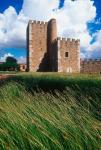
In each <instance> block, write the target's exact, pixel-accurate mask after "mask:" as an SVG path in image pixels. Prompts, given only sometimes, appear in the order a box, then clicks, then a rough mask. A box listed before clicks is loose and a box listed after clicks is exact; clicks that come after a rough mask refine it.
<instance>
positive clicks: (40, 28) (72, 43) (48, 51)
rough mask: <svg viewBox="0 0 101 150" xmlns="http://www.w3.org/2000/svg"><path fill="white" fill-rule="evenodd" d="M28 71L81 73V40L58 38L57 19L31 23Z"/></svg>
mask: <svg viewBox="0 0 101 150" xmlns="http://www.w3.org/2000/svg"><path fill="white" fill-rule="evenodd" d="M27 70H28V71H30V72H37V71H39V72H45V71H46V72H49V71H50V72H68V73H79V72H80V40H75V39H67V38H57V23H56V19H51V20H50V21H49V22H43V21H41V22H40V21H33V20H31V21H29V24H28V28H27Z"/></svg>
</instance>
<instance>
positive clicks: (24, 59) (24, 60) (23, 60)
mask: <svg viewBox="0 0 101 150" xmlns="http://www.w3.org/2000/svg"><path fill="white" fill-rule="evenodd" d="M17 60H18V63H19V64H23V63H26V57H24V56H21V57H19V58H18V59H17Z"/></svg>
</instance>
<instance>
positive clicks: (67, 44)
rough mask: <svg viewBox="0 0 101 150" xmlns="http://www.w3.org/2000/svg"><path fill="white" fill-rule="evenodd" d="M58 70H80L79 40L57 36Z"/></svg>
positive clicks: (75, 71) (76, 71)
mask: <svg viewBox="0 0 101 150" xmlns="http://www.w3.org/2000/svg"><path fill="white" fill-rule="evenodd" d="M58 72H73V73H78V72H80V40H75V39H68V38H67V39H66V38H58Z"/></svg>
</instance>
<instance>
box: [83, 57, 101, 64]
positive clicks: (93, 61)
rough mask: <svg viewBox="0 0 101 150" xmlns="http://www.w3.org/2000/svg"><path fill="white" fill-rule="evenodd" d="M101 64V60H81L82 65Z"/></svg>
mask: <svg viewBox="0 0 101 150" xmlns="http://www.w3.org/2000/svg"><path fill="white" fill-rule="evenodd" d="M97 62H101V59H93V58H92V59H81V63H97Z"/></svg>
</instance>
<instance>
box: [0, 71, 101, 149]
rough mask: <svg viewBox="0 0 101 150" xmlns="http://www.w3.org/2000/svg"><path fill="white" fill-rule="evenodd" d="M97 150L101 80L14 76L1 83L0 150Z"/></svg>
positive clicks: (100, 142)
mask: <svg viewBox="0 0 101 150" xmlns="http://www.w3.org/2000/svg"><path fill="white" fill-rule="evenodd" d="M39 149H40V150H41V149H42V150H100V149H101V77H100V76H88V75H84V76H83V75H82V76H78V75H73V76H67V75H57V74H45V75H43V74H35V75H29V74H28V75H26V74H25V75H23V76H22V75H16V77H12V79H9V80H6V81H3V82H1V88H0V150H39Z"/></svg>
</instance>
